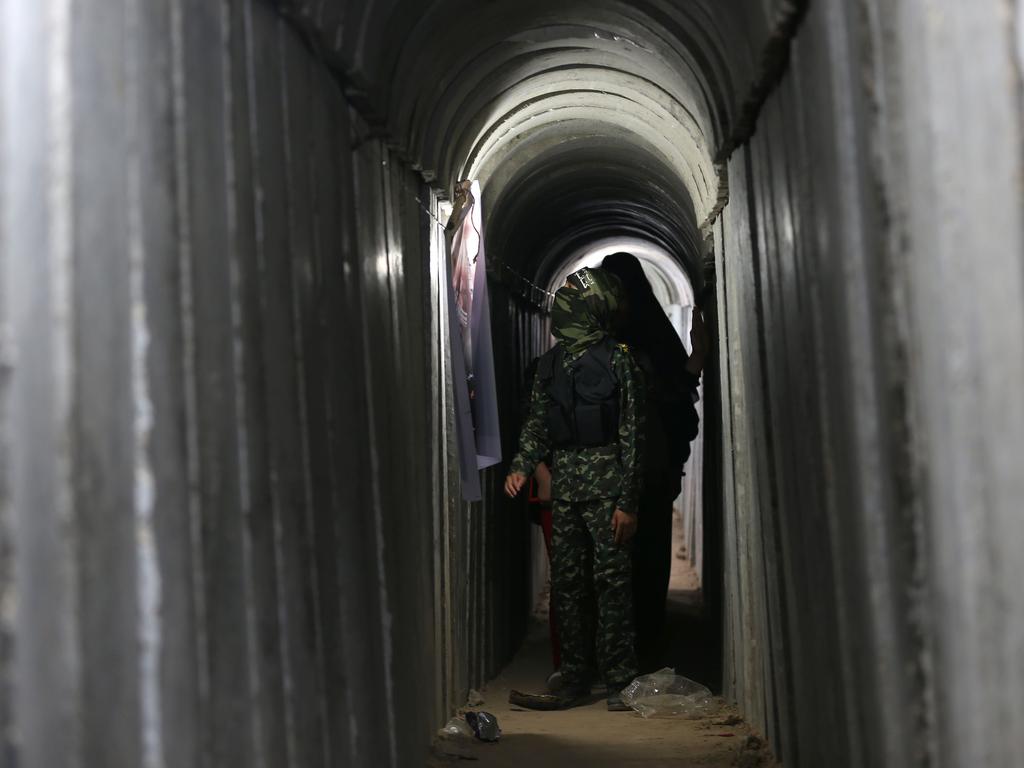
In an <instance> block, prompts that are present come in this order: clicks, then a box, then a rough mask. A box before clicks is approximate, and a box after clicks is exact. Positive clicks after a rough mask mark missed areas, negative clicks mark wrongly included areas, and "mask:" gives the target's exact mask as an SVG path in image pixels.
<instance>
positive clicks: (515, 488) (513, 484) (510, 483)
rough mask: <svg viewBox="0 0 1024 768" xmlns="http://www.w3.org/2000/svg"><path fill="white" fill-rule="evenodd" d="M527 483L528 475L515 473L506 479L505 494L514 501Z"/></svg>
mask: <svg viewBox="0 0 1024 768" xmlns="http://www.w3.org/2000/svg"><path fill="white" fill-rule="evenodd" d="M525 482H526V475H524V474H522V473H521V472H513V473H512V474H510V475H508V476H507V477H506V478H505V494H506V495H507V496H508V497H509V498H510V499H514V498H515V496H516V494H517V493H519V491H521V490H522V489H523V484H524V483H525Z"/></svg>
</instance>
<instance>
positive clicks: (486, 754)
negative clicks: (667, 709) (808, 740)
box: [428, 623, 777, 768]
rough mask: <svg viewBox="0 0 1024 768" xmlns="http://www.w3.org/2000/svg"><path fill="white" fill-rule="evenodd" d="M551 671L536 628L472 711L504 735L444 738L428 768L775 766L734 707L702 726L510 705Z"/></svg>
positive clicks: (541, 631)
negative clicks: (492, 720) (513, 696)
mask: <svg viewBox="0 0 1024 768" xmlns="http://www.w3.org/2000/svg"><path fill="white" fill-rule="evenodd" d="M547 672H548V648H547V637H546V627H544V626H543V625H542V624H539V623H538V624H537V625H536V626H535V627H534V630H533V631H532V632H531V634H530V637H529V638H528V640H527V642H526V644H525V645H524V647H523V649H522V650H521V651H520V653H519V655H518V656H517V657H516V658H515V659H514V660H513V661H512V663H511V664H509V666H508V667H506V669H505V670H504V671H503V672H502V673H501V674H500V675H499V676H498V677H497V678H495V679H494V680H492V681H491V682H490V683H489V684H488V685H487V687H486V688H485V689H484V690H483V691H481V692H480V693H481V695H482V697H483V703H482V704H479V705H477V706H474V707H472V709H475V710H482V711H485V712H490V713H491V714H493V715H495V716H496V717H497V719H498V723H499V725H500V726H501V730H502V737H501V740H500V741H498V742H497V743H490V744H489V743H484V742H480V741H477V740H476V739H472V738H469V739H467V738H465V737H439V738H438V739H437V740H436V742H435V744H434V747H433V755H432V757H431V758H430V760H429V762H428V767H429V768H442V767H444V768H447V767H448V766H452V765H467V764H468V763H467V762H466V761H472V762H471V764H472V765H479V766H481V768H506V767H508V768H512V767H513V766H514V767H515V768H549V767H550V768H556V767H557V768H574V766H580V768H584V767H585V768H633V767H634V766H635V767H637V768H640V767H643V768H654V766H676V767H679V766H700V767H701V768H732V767H733V766H738V767H739V768H757V767H761V768H766V767H767V766H776V765H777V764H776V762H775V761H774V760H773V758H772V757H771V753H770V751H769V750H768V749H767V747H765V745H764V743H763V741H762V740H761V738H760V737H759V735H758V734H756V733H754V731H753V730H752V729H751V728H750V727H749V726H748V725H747V724H746V723H745V722H743V720H742V719H741V718H740V717H739V716H738V715H737V714H736V713H735V711H733V710H731V709H728V708H727V709H725V710H723V711H721V712H719V713H718V714H716V715H714V716H711V717H707V718H704V719H701V720H687V719H683V718H658V719H656V718H652V719H647V720H645V719H643V718H642V717H640V715H639V714H637V713H635V712H608V711H607V709H606V708H605V701H604V697H603V696H598V695H596V690H595V696H594V701H593V703H591V704H588V705H586V706H580V707H576V708H573V709H570V710H568V711H564V712H531V711H528V710H523V709H520V708H518V707H514V706H512V705H510V704H509V703H508V695H509V691H510V690H512V689H517V690H521V691H538V692H539V691H542V689H543V685H544V679H545V677H546V675H547Z"/></svg>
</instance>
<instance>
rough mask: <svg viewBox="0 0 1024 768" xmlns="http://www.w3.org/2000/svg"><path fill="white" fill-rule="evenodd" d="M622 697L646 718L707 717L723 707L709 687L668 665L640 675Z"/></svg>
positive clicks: (626, 688)
mask: <svg viewBox="0 0 1024 768" xmlns="http://www.w3.org/2000/svg"><path fill="white" fill-rule="evenodd" d="M622 700H623V701H624V702H625V703H626V704H627V705H629V706H630V707H632V708H633V709H635V710H636V711H637V712H639V713H640V714H641V715H642V716H643V717H673V716H676V715H682V716H684V717H687V718H698V717H706V716H707V715H711V714H714V713H715V712H717V711H718V709H719V706H720V703H719V702H718V700H717V699H715V697H714V696H712V694H711V690H710V689H709V688H708V687H707V686H704V685H701V684H700V683H697V682H694V681H693V680H690V679H689V678H686V677H683V676H681V675H677V674H676V673H675V670H673V669H669V668H668V667H665V668H664V669H659V670H658V671H657V672H652V673H651V674H649V675H641V676H640V677H638V678H637V679H636V680H634V681H633V682H632V683H630V684H629V685H627V686H626V687H625V688H624V689H623V691H622Z"/></svg>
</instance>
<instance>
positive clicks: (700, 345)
mask: <svg viewBox="0 0 1024 768" xmlns="http://www.w3.org/2000/svg"><path fill="white" fill-rule="evenodd" d="M707 356H708V331H707V328H706V327H705V325H704V316H703V315H701V313H700V310H699V309H698V308H697V307H694V308H693V320H692V322H691V324H690V359H689V360H687V362H686V370H688V371H689V372H690V373H692V374H693V375H694V376H697V375H699V374H700V372H701V371H702V370H703V369H704V361H705V360H706V359H707Z"/></svg>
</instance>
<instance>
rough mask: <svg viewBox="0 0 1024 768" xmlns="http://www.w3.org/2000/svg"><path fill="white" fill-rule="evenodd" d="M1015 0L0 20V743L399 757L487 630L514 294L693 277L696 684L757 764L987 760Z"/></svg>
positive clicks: (237, 756) (1014, 287) (360, 759)
mask: <svg viewBox="0 0 1024 768" xmlns="http://www.w3.org/2000/svg"><path fill="white" fill-rule="evenodd" d="M1022 18H1024V4H1022V3H1021V2H1020V0H971V2H964V1H963V0H899V1H897V0H761V1H760V2H754V1H753V0H685V1H684V0H632V1H631V2H625V1H624V0H416V1H413V0H277V1H276V2H272V1H271V0H118V1H117V2H115V1H114V0H36V2H23V1H22V0H2V1H0V184H2V186H0V752H2V760H3V763H4V765H9V766H17V767H19V768H64V767H65V766H67V767H69V768H72V767H74V768H93V767H95V768H191V767H192V766H195V767H196V768H200V767H209V768H228V767H229V766H230V767H231V768H235V767H236V766H241V767H244V768H249V767H250V766H252V767H255V768H318V767H320V766H374V767H376V766H394V767H398V768H408V767H410V766H419V765H422V764H423V759H424V758H423V755H424V754H425V750H426V749H427V746H428V744H429V742H430V739H431V736H432V735H433V733H434V732H435V730H436V729H437V728H438V727H439V726H440V725H441V724H442V723H443V722H444V721H445V720H446V719H447V717H448V715H449V714H450V712H451V711H452V709H453V708H454V707H455V706H457V705H459V704H461V703H462V702H463V701H464V700H465V696H466V692H467V690H468V689H469V688H470V687H475V686H478V685H480V684H481V683H483V682H484V681H485V680H487V679H488V678H489V677H491V676H493V675H494V674H495V673H496V672H497V671H498V670H499V669H500V668H501V666H502V665H503V664H504V663H505V662H506V661H507V660H508V659H509V658H510V656H511V655H512V654H513V653H514V652H515V650H516V649H517V647H518V645H519V643H520V642H521V640H522V637H523V635H524V632H525V630H526V627H527V623H528V618H529V612H530V608H531V606H530V599H531V592H530V589H531V587H530V579H531V575H530V574H531V561H530V557H531V555H530V552H531V549H530V535H529V532H528V530H527V529H528V527H529V524H528V522H527V521H526V518H525V516H524V515H523V514H522V512H521V510H519V508H518V507H517V506H516V505H515V504H513V503H512V502H509V501H508V500H506V499H503V498H502V497H501V496H500V495H499V492H498V491H499V485H500V482H501V476H503V472H504V466H503V465H502V466H498V467H495V468H494V469H493V470H486V471H485V472H484V473H483V487H484V493H483V495H484V498H483V500H482V501H481V502H475V503H472V504H469V503H465V502H462V501H461V500H460V494H459V480H458V469H457V465H458V462H457V457H456V453H455V442H454V440H455V438H454V436H453V431H452V421H451V419H452V394H451V393H452V378H451V368H450V364H449V357H448V346H447V345H448V341H447V325H446V323H447V319H446V318H447V315H446V312H447V309H446V305H445V301H444V297H445V279H446V278H445V275H446V267H445V258H446V257H445V250H444V241H443V231H442V229H441V227H440V226H439V223H438V221H437V220H438V219H443V215H442V213H441V210H440V209H441V206H442V204H443V202H444V201H445V200H446V199H448V198H450V196H451V194H452V189H453V186H454V184H455V182H457V181H459V180H461V179H469V178H472V179H476V180H479V182H480V183H481V185H482V188H483V207H484V212H485V216H486V237H487V246H488V258H489V275H488V282H489V285H490V292H491V309H492V323H493V342H494V350H495V353H494V354H495V364H496V367H497V371H498V395H499V402H500V409H501V416H502V428H503V430H502V432H503V440H504V444H505V446H504V456H505V460H506V461H507V460H508V459H509V458H510V456H511V454H512V452H513V441H514V438H515V435H516V431H517V428H518V418H519V417H518V413H519V411H518V408H519V398H520V397H521V396H522V391H521V386H522V385H521V383H520V381H521V378H522V371H523V369H524V366H525V365H526V364H527V363H528V362H529V361H530V359H532V357H533V356H535V355H537V354H539V353H540V352H541V351H542V350H543V349H544V347H545V345H546V343H547V341H546V339H547V336H546V332H545V330H544V329H545V326H544V312H543V303H542V302H539V301H538V300H537V295H536V291H535V290H534V289H533V288H532V287H530V286H531V284H536V285H538V286H545V285H548V284H549V283H548V282H547V281H548V280H550V279H551V277H552V275H554V274H555V273H556V272H557V271H558V270H559V269H560V268H561V267H562V266H563V265H564V263H565V261H566V259H567V258H569V257H570V255H571V254H574V253H579V251H580V250H581V249H582V248H585V247H586V246H587V245H588V244H591V243H594V242H597V241H600V240H607V239H608V238H615V237H623V238H632V239H635V240H640V241H643V242H647V243H650V244H652V246H655V247H657V248H658V249H660V250H661V251H664V252H665V253H666V254H668V255H669V256H671V258H672V259H673V260H674V261H675V263H676V264H677V265H678V266H679V267H680V268H681V269H683V270H684V271H685V273H686V274H687V275H688V276H689V278H690V280H691V281H692V283H693V285H694V286H695V288H696V289H697V290H705V288H706V289H707V290H708V291H709V292H710V296H711V297H712V298H711V299H710V300H709V302H708V303H707V305H706V316H707V319H708V323H709V325H710V327H711V331H712V338H713V355H712V358H711V362H710V364H709V367H708V369H707V371H706V373H705V378H704V399H703V403H704V425H703V429H704V436H705V438H704V439H705V448H704V452H705V453H704V455H705V460H704V474H703V478H702V480H703V486H704V491H703V496H704V509H703V523H704V547H705V564H704V568H705V571H704V579H705V589H706V597H707V603H708V606H709V608H708V610H709V616H710V617H711V619H710V620H713V621H714V622H716V623H717V627H718V629H719V630H720V631H719V637H720V651H721V660H722V663H721V678H720V679H719V680H713V681H708V682H709V683H711V684H712V685H713V686H717V688H719V689H720V690H721V691H722V693H723V695H724V696H725V697H726V698H727V699H730V700H733V701H735V702H737V705H738V707H739V709H740V710H741V712H742V713H743V714H744V716H745V717H746V718H747V719H748V720H749V721H750V722H751V723H753V724H755V725H756V726H757V727H758V728H759V729H760V730H761V731H762V732H763V733H764V734H765V735H766V737H767V739H768V741H769V743H770V744H771V746H772V748H773V750H774V751H775V753H776V754H777V755H778V756H779V757H780V759H781V760H782V762H783V764H785V765H787V766H810V767H813V768H823V767H826V766H827V767H828V768H833V767H844V766H849V767H851V768H853V767H855V766H869V767H872V768H874V767H878V766H885V767H892V768H908V767H915V768H917V767H920V768H926V767H927V768H931V767H943V768H945V767H953V766H963V767H964V768H967V767H968V766H969V767H970V768H977V767H979V766H993V767H996V768H1011V767H1012V766H1019V765H1022V764H1024V757H1022V751H1021V744H1020V726H1021V723H1022V722H1024V556H1022V548H1024V394H1022V392H1024V119H1022V118H1024V112H1022V104H1024V85H1022V71H1024V20H1022Z"/></svg>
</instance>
